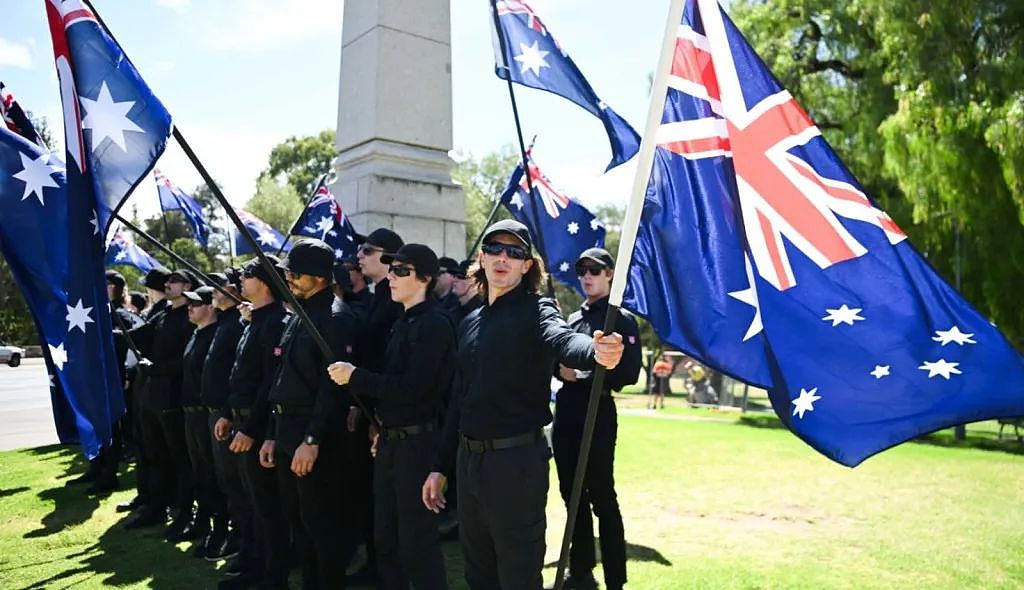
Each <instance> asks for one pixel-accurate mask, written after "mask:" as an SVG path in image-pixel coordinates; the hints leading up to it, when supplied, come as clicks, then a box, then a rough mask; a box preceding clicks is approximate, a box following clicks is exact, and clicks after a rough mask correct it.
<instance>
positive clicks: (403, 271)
mask: <svg viewBox="0 0 1024 590" xmlns="http://www.w3.org/2000/svg"><path fill="white" fill-rule="evenodd" d="M414 270H415V269H414V268H412V267H411V266H398V265H397V264H396V265H395V266H390V267H388V272H390V273H391V274H393V275H395V276H396V277H407V276H409V275H411V274H412V273H413V271H414Z"/></svg>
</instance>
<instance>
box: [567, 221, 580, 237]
mask: <svg viewBox="0 0 1024 590" xmlns="http://www.w3.org/2000/svg"><path fill="white" fill-rule="evenodd" d="M566 229H567V230H569V233H570V234H572V235H574V236H575V235H576V234H578V233H579V231H580V224H578V223H576V222H575V221H573V222H572V223H570V224H569V227H567V228H566Z"/></svg>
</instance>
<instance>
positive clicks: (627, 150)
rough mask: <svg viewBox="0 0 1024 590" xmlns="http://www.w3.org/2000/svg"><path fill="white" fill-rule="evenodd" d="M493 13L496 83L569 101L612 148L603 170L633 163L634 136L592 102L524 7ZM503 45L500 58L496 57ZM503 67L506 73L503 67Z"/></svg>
mask: <svg viewBox="0 0 1024 590" xmlns="http://www.w3.org/2000/svg"><path fill="white" fill-rule="evenodd" d="M491 8H492V10H494V11H496V12H497V22H498V26H499V27H500V30H497V29H494V27H493V24H494V23H493V20H494V15H493V14H492V29H491V31H492V33H494V39H493V41H494V55H495V60H496V61H497V64H496V65H495V69H494V71H495V73H496V74H497V75H498V77H500V78H502V79H507V78H508V77H509V76H511V77H512V81H513V82H515V83H517V84H522V85H523V86H529V87H530V88H537V89H539V90H547V91H548V92H551V93H554V94H557V95H559V96H561V97H563V98H566V99H568V100H571V101H572V102H574V103H576V104H578V105H579V106H581V107H583V108H584V109H586V110H587V112H589V113H590V114H592V115H594V116H595V117H597V118H598V119H600V120H601V123H603V124H604V128H605V131H606V132H607V133H608V141H609V142H610V143H611V148H612V161H611V162H610V163H609V164H608V168H607V169H606V170H611V169H612V168H614V167H616V166H618V165H619V164H621V163H623V162H625V161H626V160H628V159H630V158H632V157H633V155H634V154H636V152H637V150H639V149H640V136H639V135H637V132H636V131H634V130H633V128H632V127H630V126H629V123H627V122H626V120H625V119H623V118H622V117H620V116H619V115H618V113H616V112H615V111H613V110H612V109H611V107H609V106H608V105H606V104H605V103H604V101H602V100H601V99H600V98H598V97H597V93H596V92H594V89H593V88H591V87H590V83H589V82H587V79H586V78H584V77H583V73H582V72H580V70H579V68H577V67H576V64H575V63H573V61H572V59H571V58H570V57H569V55H568V54H567V53H566V52H565V50H564V49H562V46H561V45H560V44H559V43H558V41H556V40H555V37H554V35H552V34H551V32H550V31H549V30H548V29H547V27H545V26H544V23H542V22H541V20H540V18H538V17H537V15H536V13H534V12H533V9H531V8H530V7H529V6H528V5H527V4H526V3H525V2H520V1H519V0H498V1H497V2H495V1H493V0H492V2H491ZM502 40H504V47H505V53H504V55H502V43H501V41H502ZM504 64H508V68H505V67H504Z"/></svg>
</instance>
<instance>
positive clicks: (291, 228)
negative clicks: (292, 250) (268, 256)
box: [277, 173, 329, 256]
mask: <svg viewBox="0 0 1024 590" xmlns="http://www.w3.org/2000/svg"><path fill="white" fill-rule="evenodd" d="M327 174H329V173H324V174H323V175H321V176H320V180H318V181H317V183H316V184H314V185H313V192H311V193H309V197H308V198H307V199H306V204H305V205H303V206H302V212H301V213H299V216H298V217H296V218H295V221H293V222H292V224H291V225H290V226H288V234H287V235H285V237H284V240H283V241H282V242H281V247H280V248H278V249H277V255H278V256H280V255H281V252H284V247H285V246H286V245H287V244H288V238H290V237H292V232H293V231H294V230H295V224H296V223H298V222H299V220H300V219H302V216H303V215H305V214H306V210H307V209H309V204H310V203H312V202H313V199H314V198H316V193H317V192H318V191H319V190H320V186H321V185H323V183H324V181H325V180H327Z"/></svg>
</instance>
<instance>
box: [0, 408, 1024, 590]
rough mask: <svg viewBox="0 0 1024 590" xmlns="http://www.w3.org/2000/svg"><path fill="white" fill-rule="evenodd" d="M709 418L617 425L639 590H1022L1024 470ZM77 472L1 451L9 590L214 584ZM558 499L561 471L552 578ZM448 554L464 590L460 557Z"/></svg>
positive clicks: (560, 519)
mask: <svg viewBox="0 0 1024 590" xmlns="http://www.w3.org/2000/svg"><path fill="white" fill-rule="evenodd" d="M702 412H704V414H709V415H712V417H713V416H714V415H713V414H712V413H709V412H706V411H702ZM704 414H696V415H687V414H686V413H685V412H680V413H677V414H675V415H674V417H672V418H665V417H649V416H637V415H622V416H621V417H620V428H619V445H618V455H617V459H616V477H617V481H618V485H617V487H618V491H619V498H620V502H621V505H622V511H623V514H624V516H625V520H626V535H627V539H628V543H629V549H628V553H629V559H630V562H629V575H630V587H632V588H641V589H648V588H651V589H655V590H657V589H677V588H815V589H817V588H1019V587H1022V586H1024V560H1022V557H1021V556H1022V555H1024V527H1022V526H1021V523H1024V502H1022V500H1024V458H1022V457H1020V456H1018V455H1014V454H1012V453H1005V452H998V451H985V450H978V449H961V448H947V447H942V446H938V445H927V444H905V445H902V446H900V447H898V448H896V449H893V450H890V451H887V452H885V453H883V454H881V455H879V456H877V457H874V458H872V459H870V460H868V461H867V462H866V463H865V464H863V465H861V466H860V467H858V468H856V469H848V468H845V467H842V466H839V465H837V464H835V463H832V462H830V461H828V460H827V459H825V458H824V457H822V456H820V455H818V454H817V453H816V452H814V451H813V450H811V449H810V448H809V447H807V446H806V445H804V444H803V443H802V442H800V441H799V440H797V439H796V438H795V437H793V436H792V435H791V434H789V433H788V432H786V431H784V430H779V429H771V428H752V427H750V426H746V425H743V424H742V423H739V422H737V421H736V419H735V417H729V416H721V417H722V418H723V420H707V419H704V418H706V416H705V415H704ZM79 463H80V460H79V459H78V458H77V456H76V454H75V453H74V452H73V451H71V450H61V449H57V448H52V447H50V448H42V449H35V450H24V451H14V452H7V453H0V474H3V480H2V482H3V483H2V484H0V588H3V589H5V590H6V589H20V588H36V587H47V588H66V587H75V588H96V587H103V586H108V585H109V586H119V587H125V588H140V587H152V588H210V587H214V581H215V580H216V579H217V573H216V572H215V571H214V568H213V567H212V566H211V565H210V564H207V563H205V562H201V561H198V560H196V559H194V558H191V557H188V555H187V554H186V550H187V545H186V544H182V545H180V546H177V547H174V546H169V545H168V544H167V543H165V542H163V541H162V540H161V539H160V533H159V531H157V530H152V529H151V530H148V531H146V532H142V533H139V532H131V531H124V530H122V529H121V527H120V525H119V524H118V520H119V518H120V515H116V514H115V513H114V505H115V504H116V503H117V502H119V501H123V500H125V499H128V498H129V497H130V495H131V494H130V492H128V491H122V492H118V493H117V494H114V495H113V496H111V497H109V498H105V499H102V500H99V501H97V500H90V499H87V498H84V497H83V496H82V494H81V491H80V490H78V489H72V488H65V487H64V486H63V482H64V480H65V478H66V477H67V474H68V473H69V471H70V472H74V471H75V470H76V469H80V465H79ZM556 490H557V482H556V479H555V477H554V475H552V478H551V495H550V497H549V506H548V516H549V521H548V561H549V562H551V565H550V566H549V567H548V568H547V569H546V570H545V578H546V579H547V580H549V581H550V580H551V579H552V578H553V575H554V567H553V565H554V564H553V562H554V561H555V559H556V558H557V553H558V547H559V543H560V538H561V532H562V527H563V526H564V508H563V507H562V504H561V499H560V498H558V496H557V492H556ZM446 555H447V556H448V559H449V572H450V575H451V576H452V578H453V582H454V583H453V587H454V588H465V584H464V583H463V582H462V581H461V579H457V578H459V577H460V575H461V564H460V563H459V560H458V551H457V547H456V546H455V545H453V544H449V545H448V546H446ZM597 574H598V577H599V579H600V566H599V567H598V571H597ZM296 587H298V586H297V585H296Z"/></svg>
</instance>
